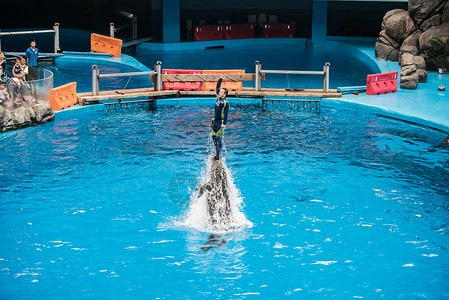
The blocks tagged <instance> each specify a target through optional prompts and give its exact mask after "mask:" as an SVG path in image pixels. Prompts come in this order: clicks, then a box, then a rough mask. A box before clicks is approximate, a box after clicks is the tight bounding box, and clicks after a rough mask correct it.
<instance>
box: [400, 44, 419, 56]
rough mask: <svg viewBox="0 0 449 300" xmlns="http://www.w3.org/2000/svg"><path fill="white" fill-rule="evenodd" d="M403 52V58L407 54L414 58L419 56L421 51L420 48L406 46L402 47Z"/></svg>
mask: <svg viewBox="0 0 449 300" xmlns="http://www.w3.org/2000/svg"><path fill="white" fill-rule="evenodd" d="M400 52H401V56H402V55H403V54H405V53H408V54H411V55H412V56H415V55H418V53H419V50H418V47H415V46H411V45H406V46H402V47H401V49H400Z"/></svg>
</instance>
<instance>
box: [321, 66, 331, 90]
mask: <svg viewBox="0 0 449 300" xmlns="http://www.w3.org/2000/svg"><path fill="white" fill-rule="evenodd" d="M330 65H331V64H330V62H327V63H325V64H324V67H323V72H324V76H323V93H327V92H328V91H329V66H330Z"/></svg>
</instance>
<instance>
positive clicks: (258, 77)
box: [254, 60, 262, 91]
mask: <svg viewBox="0 0 449 300" xmlns="http://www.w3.org/2000/svg"><path fill="white" fill-rule="evenodd" d="M261 70H262V65H261V64H260V63H259V61H258V60H256V82H255V87H254V89H255V90H256V91H260V90H261V88H262V78H261V75H262V74H261V73H260V71H261Z"/></svg>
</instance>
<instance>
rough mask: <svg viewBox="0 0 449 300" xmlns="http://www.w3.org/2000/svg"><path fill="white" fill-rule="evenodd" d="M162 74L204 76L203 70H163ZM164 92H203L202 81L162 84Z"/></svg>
mask: <svg viewBox="0 0 449 300" xmlns="http://www.w3.org/2000/svg"><path fill="white" fill-rule="evenodd" d="M162 74H203V71H201V70H177V69H162ZM162 89H163V90H177V91H179V90H182V91H201V81H186V82H182V81H176V82H168V81H165V82H162Z"/></svg>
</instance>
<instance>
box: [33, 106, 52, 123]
mask: <svg viewBox="0 0 449 300" xmlns="http://www.w3.org/2000/svg"><path fill="white" fill-rule="evenodd" d="M32 109H33V110H34V112H35V114H36V123H38V124H42V123H46V122H49V121H53V120H54V119H55V112H54V111H53V109H52V108H51V105H50V104H41V105H36V106H33V107H32Z"/></svg>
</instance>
